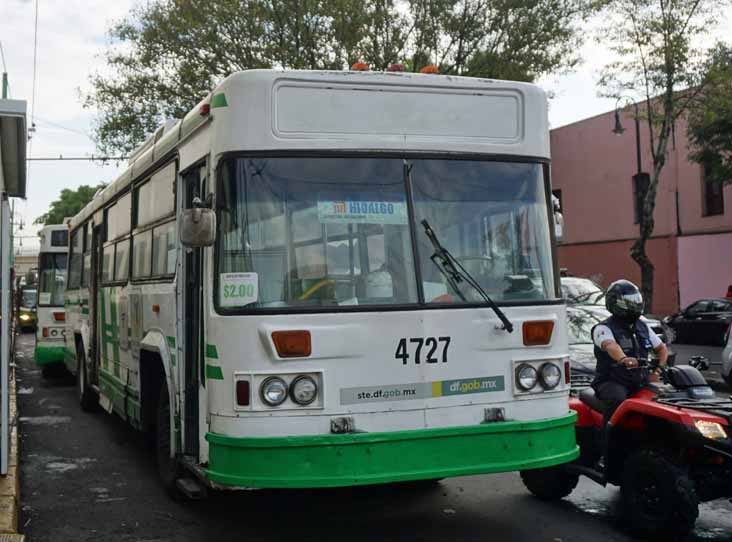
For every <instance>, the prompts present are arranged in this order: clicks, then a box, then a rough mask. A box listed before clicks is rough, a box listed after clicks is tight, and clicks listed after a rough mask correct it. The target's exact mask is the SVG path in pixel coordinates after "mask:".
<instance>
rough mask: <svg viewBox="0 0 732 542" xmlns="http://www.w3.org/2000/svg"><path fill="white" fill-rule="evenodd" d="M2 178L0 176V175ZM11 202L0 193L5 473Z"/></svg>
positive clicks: (1, 465)
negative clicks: (9, 203)
mask: <svg viewBox="0 0 732 542" xmlns="http://www.w3.org/2000/svg"><path fill="white" fill-rule="evenodd" d="M0 180H2V179H0ZM9 215H10V206H9V205H8V199H7V197H6V196H5V194H4V193H0V273H2V296H1V303H0V305H1V307H0V311H1V312H2V315H3V318H2V324H0V330H1V331H0V360H1V363H0V381H1V382H0V394H2V397H0V418H1V419H0V422H1V428H2V434H1V435H0V474H1V475H3V476H4V475H6V474H7V473H8V444H9V440H10V419H9V413H10V412H9V407H10V403H9V398H8V376H9V368H10V341H11V338H10V216H9Z"/></svg>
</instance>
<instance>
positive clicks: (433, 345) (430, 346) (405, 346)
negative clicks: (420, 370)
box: [394, 337, 450, 365]
mask: <svg viewBox="0 0 732 542" xmlns="http://www.w3.org/2000/svg"><path fill="white" fill-rule="evenodd" d="M449 346H450V337H427V338H425V339H423V338H422V337H417V338H409V339H407V338H402V339H399V344H397V349H396V353H395V354H394V357H395V358H396V359H400V360H402V365H406V364H407V361H409V359H410V354H409V352H410V350H412V351H413V352H414V363H415V364H417V365H419V364H420V363H422V355H423V354H424V356H425V357H424V361H425V363H438V362H439V361H442V363H447V348H448V347H449ZM438 350H439V352H438Z"/></svg>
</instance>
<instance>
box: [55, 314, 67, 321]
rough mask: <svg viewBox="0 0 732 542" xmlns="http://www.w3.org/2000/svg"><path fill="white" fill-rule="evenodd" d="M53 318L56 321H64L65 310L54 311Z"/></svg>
mask: <svg viewBox="0 0 732 542" xmlns="http://www.w3.org/2000/svg"><path fill="white" fill-rule="evenodd" d="M53 319H54V320H56V321H57V322H65V321H66V313H65V312H54V313H53Z"/></svg>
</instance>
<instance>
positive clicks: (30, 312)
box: [16, 288, 38, 331]
mask: <svg viewBox="0 0 732 542" xmlns="http://www.w3.org/2000/svg"><path fill="white" fill-rule="evenodd" d="M37 300H38V291H37V290H36V289H35V288H33V289H32V288H23V289H22V290H21V292H20V298H19V300H18V319H17V321H16V325H17V326H18V328H19V329H21V330H23V331H35V330H36V326H37V324H38V317H37V314H36V310H37V309H36V305H37Z"/></svg>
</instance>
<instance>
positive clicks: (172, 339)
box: [165, 335, 175, 348]
mask: <svg viewBox="0 0 732 542" xmlns="http://www.w3.org/2000/svg"><path fill="white" fill-rule="evenodd" d="M165 338H166V339H167V341H168V346H169V347H170V348H175V337H171V336H169V335H168V336H167V337H165Z"/></svg>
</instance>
